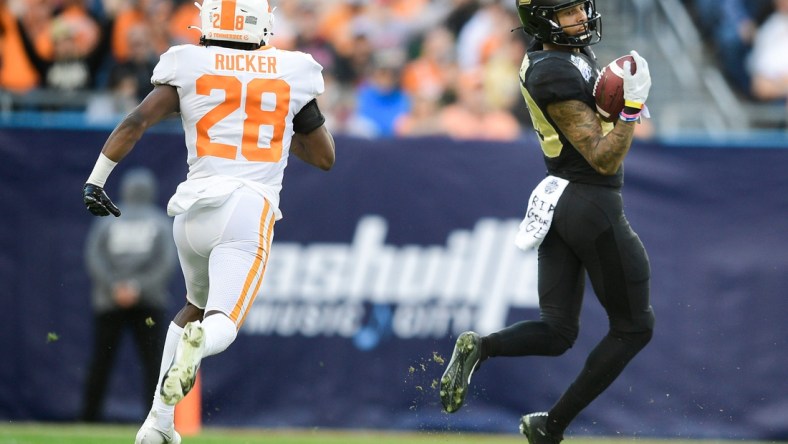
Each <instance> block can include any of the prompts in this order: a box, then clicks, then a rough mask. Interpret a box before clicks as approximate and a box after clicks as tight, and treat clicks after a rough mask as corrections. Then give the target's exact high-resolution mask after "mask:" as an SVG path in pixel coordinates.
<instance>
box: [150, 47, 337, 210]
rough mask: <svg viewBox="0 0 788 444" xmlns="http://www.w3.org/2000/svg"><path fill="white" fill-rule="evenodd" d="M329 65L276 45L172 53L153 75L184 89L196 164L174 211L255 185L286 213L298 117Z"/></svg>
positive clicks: (190, 155) (176, 49) (187, 130)
mask: <svg viewBox="0 0 788 444" xmlns="http://www.w3.org/2000/svg"><path fill="white" fill-rule="evenodd" d="M322 69H323V68H322V67H321V66H320V64H318V63H317V62H316V61H315V60H314V59H313V58H312V56H310V55H308V54H306V53H302V52H297V51H285V50H280V49H277V48H275V47H271V46H265V47H262V48H260V49H259V50H255V51H244V50H238V49H231V48H224V47H220V46H207V47H204V46H195V45H180V46H174V47H172V48H170V49H169V50H168V51H167V52H166V53H164V54H163V55H162V56H161V58H160V60H159V63H158V64H157V65H156V67H155V69H154V71H153V76H152V78H151V82H152V83H153V84H155V85H156V84H165V85H170V86H173V87H175V88H177V90H178V95H179V97H180V113H181V120H182V122H183V129H184V132H185V139H186V147H187V149H188V157H187V163H188V165H189V172H188V175H187V177H186V181H184V182H183V183H181V184H180V185H179V186H178V190H177V191H176V194H175V196H173V198H172V199H171V201H170V205H168V211H169V213H170V214H171V215H175V214H180V213H182V212H184V211H186V210H188V208H190V207H191V206H192V205H193V204H194V203H195V202H199V201H203V203H205V202H206V201H208V202H210V201H214V202H215V201H216V200H221V199H222V198H226V197H227V196H229V194H231V193H232V191H233V190H235V189H237V188H239V187H241V186H248V187H251V188H253V189H255V190H257V191H258V192H259V193H260V194H262V195H263V196H264V197H265V198H266V199H267V200H268V201H269V202H270V204H271V205H272V206H273V208H275V211H276V217H277V219H279V218H281V217H282V215H281V212H280V211H279V192H280V191H281V189H282V178H283V175H284V170H285V167H286V166H287V159H288V155H289V151H290V142H291V140H292V136H293V117H294V116H295V115H296V114H297V113H298V112H299V111H300V110H301V108H303V107H304V105H306V104H307V103H308V102H309V101H311V100H312V99H314V98H316V97H317V96H319V95H320V94H322V93H323V90H324V83H323V76H322Z"/></svg>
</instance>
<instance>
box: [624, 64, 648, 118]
mask: <svg viewBox="0 0 788 444" xmlns="http://www.w3.org/2000/svg"><path fill="white" fill-rule="evenodd" d="M629 54H630V55H632V58H634V59H635V67H636V68H637V71H636V72H635V74H632V72H631V65H632V63H631V62H629V61H625V62H624V101H625V105H626V106H631V107H632V108H641V109H642V108H643V105H644V104H645V103H646V99H647V98H648V91H649V89H651V74H650V73H649V72H648V62H646V59H644V58H643V57H641V56H640V54H638V53H637V51H630V53H629Z"/></svg>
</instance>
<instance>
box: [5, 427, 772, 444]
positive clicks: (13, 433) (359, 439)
mask: <svg viewBox="0 0 788 444" xmlns="http://www.w3.org/2000/svg"><path fill="white" fill-rule="evenodd" d="M136 431H137V429H136V427H135V426H92V425H90V426H89V425H81V424H39V423H22V424H9V423H5V424H3V425H0V444H99V443H101V444H116V443H117V444H130V443H133V442H134V434H135V433H136ZM564 442H565V443H567V444H605V443H611V444H615V443H626V442H637V443H638V444H712V443H718V444H723V443H725V444H728V443H731V444H732V443H733V442H734V441H701V440H655V439H640V438H627V439H616V438H594V439H591V438H575V437H568V438H567V439H566V440H564ZM735 442H736V443H737V444H763V443H756V442H752V441H750V442H744V441H735ZM427 443H452V444H454V443H457V444H471V443H473V444H515V443H516V444H523V443H525V439H524V438H523V437H521V436H517V435H478V434H472V433H462V434H456V433H455V434H451V433H428V432H424V433H397V432H383V431H355V432H340V431H329V430H298V431H295V430H292V431H289V430H253V429H219V428H205V429H204V430H203V432H202V433H200V435H198V436H189V437H185V438H184V439H183V444H427Z"/></svg>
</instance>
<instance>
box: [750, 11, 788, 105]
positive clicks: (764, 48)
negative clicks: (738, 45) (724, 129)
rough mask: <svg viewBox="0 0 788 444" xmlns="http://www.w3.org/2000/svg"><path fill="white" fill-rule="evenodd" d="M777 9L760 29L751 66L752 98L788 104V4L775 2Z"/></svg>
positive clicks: (756, 37) (751, 58)
mask: <svg viewBox="0 0 788 444" xmlns="http://www.w3.org/2000/svg"><path fill="white" fill-rule="evenodd" d="M774 7H775V9H774V12H773V13H772V14H771V15H770V16H769V18H768V19H767V20H766V22H765V23H764V24H763V25H762V26H761V27H760V28H759V29H758V32H757V34H756V36H755V43H754V45H753V51H752V55H751V57H750V60H749V66H748V68H749V72H750V75H751V76H752V85H751V88H752V89H751V91H752V95H753V97H754V98H756V99H758V100H762V101H774V100H781V101H786V100H788V52H786V48H788V0H774Z"/></svg>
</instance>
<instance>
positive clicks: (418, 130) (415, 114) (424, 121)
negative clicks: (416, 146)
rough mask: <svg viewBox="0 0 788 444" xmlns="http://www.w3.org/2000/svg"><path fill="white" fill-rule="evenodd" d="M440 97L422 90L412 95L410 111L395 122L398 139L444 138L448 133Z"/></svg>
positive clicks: (395, 132)
mask: <svg viewBox="0 0 788 444" xmlns="http://www.w3.org/2000/svg"><path fill="white" fill-rule="evenodd" d="M440 109H441V102H440V97H439V96H438V95H436V94H435V93H434V92H430V91H427V90H420V91H418V92H416V93H415V94H413V95H411V106H410V110H409V111H408V112H406V113H404V114H402V115H400V116H399V117H398V118H397V119H396V120H395V122H394V134H395V135H396V136H398V137H423V136H443V135H447V134H448V131H447V130H446V128H445V127H444V126H443V121H442V120H441V118H440Z"/></svg>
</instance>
